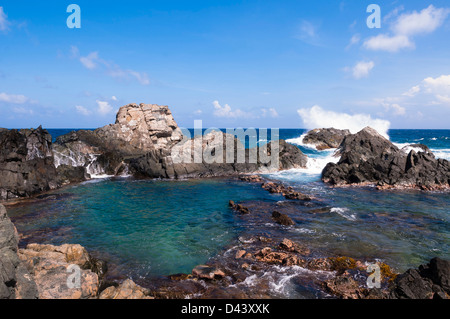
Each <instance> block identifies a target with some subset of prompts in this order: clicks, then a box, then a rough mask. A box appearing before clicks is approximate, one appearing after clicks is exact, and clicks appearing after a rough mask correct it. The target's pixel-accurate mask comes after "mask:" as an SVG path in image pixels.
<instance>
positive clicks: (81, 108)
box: [75, 105, 92, 116]
mask: <svg viewBox="0 0 450 319" xmlns="http://www.w3.org/2000/svg"><path fill="white" fill-rule="evenodd" d="M75 108H76V110H77V112H78V113H80V114H82V115H85V116H88V115H91V113H92V112H91V111H89V110H88V109H87V108H85V107H84V106H81V105H77V106H75Z"/></svg>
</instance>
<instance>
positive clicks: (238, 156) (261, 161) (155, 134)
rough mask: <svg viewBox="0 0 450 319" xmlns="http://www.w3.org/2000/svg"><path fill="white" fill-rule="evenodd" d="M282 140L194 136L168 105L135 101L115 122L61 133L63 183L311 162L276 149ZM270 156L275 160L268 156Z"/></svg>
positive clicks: (58, 157) (58, 152)
mask: <svg viewBox="0 0 450 319" xmlns="http://www.w3.org/2000/svg"><path fill="white" fill-rule="evenodd" d="M227 141H231V143H232V146H231V147H227ZM276 144H277V143H269V144H268V145H265V146H262V147H260V148H255V149H252V150H245V148H244V146H243V145H242V144H241V143H240V142H239V140H237V139H236V138H235V137H234V136H232V135H228V134H225V133H223V132H217V131H212V132H210V133H209V134H206V135H205V136H196V137H194V138H192V139H188V138H187V137H186V136H183V134H182V132H181V130H180V128H179V127H178V125H177V123H176V122H175V120H174V119H173V116H172V113H171V112H170V110H169V109H168V107H167V106H159V105H147V104H140V105H137V104H129V105H126V106H123V107H122V108H120V110H119V112H118V113H117V119H116V123H115V124H112V125H107V126H104V127H102V128H99V129H97V130H95V131H86V130H82V131H78V132H72V133H70V134H67V135H64V136H61V137H59V138H57V139H56V143H55V145H54V147H53V151H54V153H55V164H56V166H57V168H58V172H59V174H60V178H61V182H72V181H78V180H82V179H83V178H85V177H88V176H89V175H90V174H108V175H118V174H120V173H122V172H126V173H131V174H133V175H136V176H141V177H150V178H187V177H208V176H229V175H233V174H237V173H250V172H258V171H260V172H268V171H274V170H279V169H289V168H300V167H305V166H306V162H307V157H306V155H304V154H303V153H302V152H301V151H300V150H299V149H298V148H297V147H296V146H293V145H290V144H288V143H286V142H285V141H282V140H281V141H279V143H278V144H279V145H278V148H277V149H275V147H276ZM227 150H228V151H229V154H227ZM230 155H231V156H232V157H233V158H232V159H231V160H230V159H229V157H230ZM253 155H254V156H253ZM275 155H277V156H275ZM252 156H253V157H252ZM269 157H270V158H273V159H274V160H272V161H267V160H265V158H269ZM251 158H254V159H255V160H254V161H252V160H250V159H251ZM73 167H75V168H77V170H75V169H74V168H73ZM80 167H81V168H84V172H83V171H80V170H79V168H80Z"/></svg>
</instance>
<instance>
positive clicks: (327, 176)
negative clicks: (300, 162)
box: [322, 127, 450, 190]
mask: <svg viewBox="0 0 450 319" xmlns="http://www.w3.org/2000/svg"><path fill="white" fill-rule="evenodd" d="M418 146H420V148H421V149H422V151H419V152H416V151H415V150H414V149H412V150H410V151H409V152H408V153H406V152H405V150H403V149H399V148H398V147H397V146H395V145H394V144H393V143H391V142H390V141H389V140H387V139H386V138H384V137H383V136H381V135H380V134H379V133H378V132H377V131H376V130H374V129H372V128H370V127H366V128H365V129H363V130H361V131H360V132H358V133H357V134H351V135H347V136H346V137H345V138H344V139H343V141H342V143H341V144H340V146H339V148H338V150H337V152H336V153H337V156H340V160H339V162H338V163H336V164H334V163H329V164H328V165H327V166H326V167H325V168H324V170H323V172H322V180H323V181H324V182H326V183H330V184H332V185H334V186H348V185H376V186H377V187H378V188H381V189H388V188H413V189H414V188H415V189H423V190H442V189H449V188H450V162H449V161H447V160H445V159H436V158H435V156H434V155H433V153H432V152H431V151H430V150H429V149H428V148H427V147H426V146H424V145H422V146H421V145H418Z"/></svg>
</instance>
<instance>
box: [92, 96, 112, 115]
mask: <svg viewBox="0 0 450 319" xmlns="http://www.w3.org/2000/svg"><path fill="white" fill-rule="evenodd" d="M96 102H97V106H98V109H97V111H98V113H100V114H101V115H106V114H109V113H111V112H112V111H113V107H112V106H111V105H110V104H109V103H108V102H107V101H99V100H97V101H96Z"/></svg>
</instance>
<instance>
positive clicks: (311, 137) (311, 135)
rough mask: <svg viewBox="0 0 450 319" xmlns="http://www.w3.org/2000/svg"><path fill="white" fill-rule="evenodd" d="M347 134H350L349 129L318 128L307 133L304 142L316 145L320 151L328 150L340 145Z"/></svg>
mask: <svg viewBox="0 0 450 319" xmlns="http://www.w3.org/2000/svg"><path fill="white" fill-rule="evenodd" d="M347 135H350V131H349V130H339V129H335V128H316V129H314V130H311V131H309V132H308V133H306V135H305V137H304V138H303V143H304V144H311V145H314V146H315V147H316V148H317V149H318V150H319V151H320V150H326V149H330V148H337V147H339V145H341V143H342V141H343V140H344V138H345V137H346V136H347Z"/></svg>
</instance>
